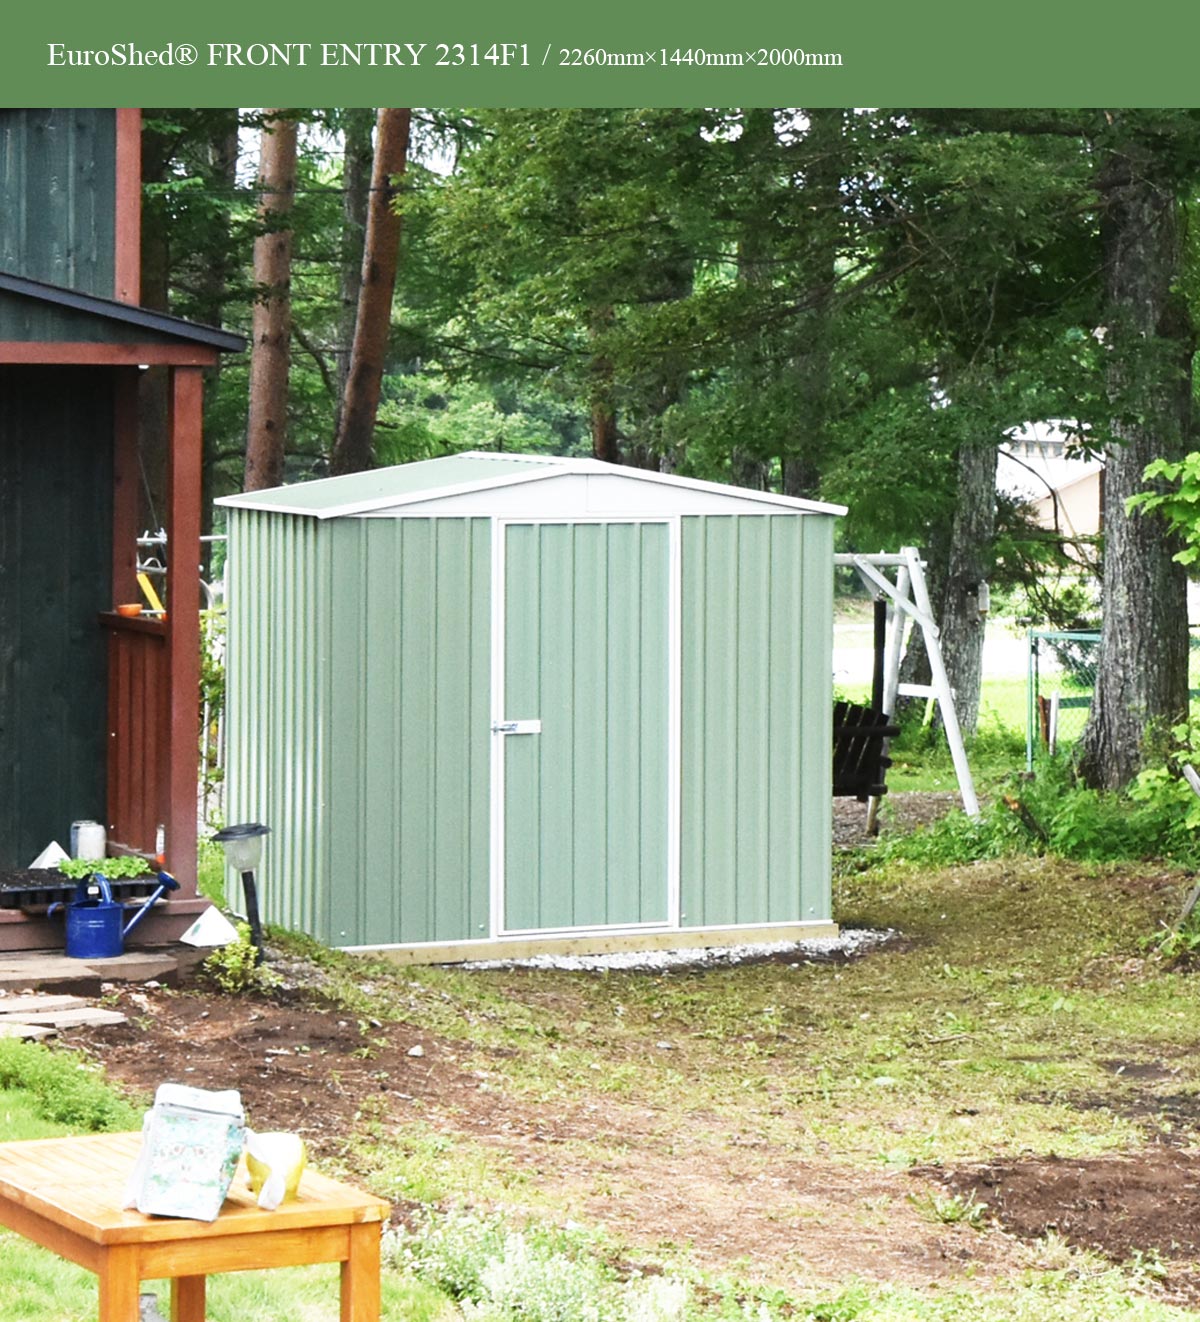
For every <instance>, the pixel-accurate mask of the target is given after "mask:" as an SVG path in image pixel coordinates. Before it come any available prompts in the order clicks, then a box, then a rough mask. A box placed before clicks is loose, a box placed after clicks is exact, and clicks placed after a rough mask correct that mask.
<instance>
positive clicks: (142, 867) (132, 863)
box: [58, 854, 154, 881]
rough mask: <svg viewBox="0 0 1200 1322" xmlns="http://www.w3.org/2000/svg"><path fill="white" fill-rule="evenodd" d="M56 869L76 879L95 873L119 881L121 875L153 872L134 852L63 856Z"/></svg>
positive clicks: (134, 875)
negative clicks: (98, 855) (103, 855)
mask: <svg viewBox="0 0 1200 1322" xmlns="http://www.w3.org/2000/svg"><path fill="white" fill-rule="evenodd" d="M58 870H59V872H61V873H62V874H63V876H64V877H71V878H72V879H73V880H76V881H82V880H83V879H84V878H85V877H94V876H97V875H98V876H101V877H107V878H108V880H109V881H119V880H120V879H121V878H122V877H145V876H149V875H152V874H153V872H154V869H153V868H152V867H151V866H150V864H149V863H147V862H146V860H145V859H144V858H138V857H137V856H136V855H134V854H120V855H117V856H116V857H113V858H64V859H61V860H60V861H59V864H58Z"/></svg>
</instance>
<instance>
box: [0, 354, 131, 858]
mask: <svg viewBox="0 0 1200 1322" xmlns="http://www.w3.org/2000/svg"><path fill="white" fill-rule="evenodd" d="M112 416H113V412H112V392H111V379H110V376H109V374H108V373H107V372H105V371H103V370H100V369H96V368H63V367H0V867H6V868H13V867H27V866H28V865H29V863H30V861H31V860H32V859H33V857H34V856H35V855H36V854H37V853H39V852H40V850H41V849H42V848H43V847H44V846H45V845H46V844H47V843H48V842H49V841H50V840H51V839H57V840H58V841H59V842H60V843H61V844H62V845H63V846H64V847H66V845H67V844H68V839H67V834H68V832H69V830H70V825H71V822H72V821H73V820H74V819H76V818H80V817H94V818H95V819H96V820H97V821H99V820H102V819H103V817H104V812H105V758H106V739H105V729H104V727H105V714H106V684H107V673H108V666H107V657H106V639H105V637H104V634H103V632H102V631H101V628H100V625H99V623H98V621H97V618H96V616H97V613H98V612H99V611H101V610H106V609H108V608H109V607H110V606H111V605H112V601H111V591H112V589H111V582H110V565H111V557H112Z"/></svg>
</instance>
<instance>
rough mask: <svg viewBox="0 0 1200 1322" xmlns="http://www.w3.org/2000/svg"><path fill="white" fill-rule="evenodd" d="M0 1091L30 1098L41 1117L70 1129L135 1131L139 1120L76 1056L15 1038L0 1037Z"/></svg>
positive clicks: (128, 1103) (98, 1076)
mask: <svg viewBox="0 0 1200 1322" xmlns="http://www.w3.org/2000/svg"><path fill="white" fill-rule="evenodd" d="M0 1088H19V1089H23V1090H24V1091H25V1092H27V1093H30V1094H32V1096H33V1097H35V1098H36V1099H37V1106H38V1109H39V1111H40V1112H41V1113H42V1115H44V1116H45V1117H46V1118H47V1119H49V1120H54V1121H57V1122H59V1123H60V1124H63V1125H67V1126H69V1127H70V1128H72V1129H82V1130H92V1131H97V1130H123V1129H134V1128H136V1127H137V1125H138V1124H139V1123H140V1120H141V1116H140V1113H139V1112H138V1111H137V1110H136V1108H135V1107H134V1106H133V1105H132V1104H131V1103H130V1102H127V1101H126V1100H125V1099H124V1098H123V1097H120V1096H118V1095H117V1094H116V1093H115V1092H113V1091H112V1089H111V1088H109V1087H108V1085H107V1084H106V1083H105V1082H104V1079H103V1077H102V1076H101V1074H100V1072H99V1071H98V1070H97V1069H95V1068H93V1067H92V1066H90V1065H87V1064H85V1063H83V1062H82V1061H81V1060H80V1059H79V1057H78V1056H76V1055H74V1054H73V1053H68V1052H62V1051H53V1050H50V1049H49V1048H47V1047H44V1046H41V1045H39V1044H37V1043H33V1042H22V1041H20V1040H18V1039H16V1038H0Z"/></svg>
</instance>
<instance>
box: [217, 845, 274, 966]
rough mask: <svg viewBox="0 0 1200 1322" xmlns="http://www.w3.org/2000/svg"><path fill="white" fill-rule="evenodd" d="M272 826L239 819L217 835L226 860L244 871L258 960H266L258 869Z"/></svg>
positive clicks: (244, 884) (251, 929)
mask: <svg viewBox="0 0 1200 1322" xmlns="http://www.w3.org/2000/svg"><path fill="white" fill-rule="evenodd" d="M270 833H271V828H270V827H269V826H263V824H262V823H261V822H239V823H238V824H237V825H236V826H227V827H226V828H225V829H224V830H223V831H218V832H217V833H216V835H214V836H213V839H214V840H215V841H216V842H217V844H219V845H224V847H225V862H226V863H228V864H229V866H230V867H231V868H235V869H236V870H237V871H238V872H240V873H241V874H242V889H243V890H244V891H245V892H246V921H247V922H248V923H249V924H250V940H251V941H252V942H253V943H254V949H255V952H256V953H255V956H254V962H255V964H261V963H262V962H263V958H264V956H263V937H262V923H261V922H260V921H259V917H258V886H257V884H256V883H255V880H254V870H255V869H256V868H257V867H258V865H259V863H260V862H261V861H262V851H263V836H266V835H270Z"/></svg>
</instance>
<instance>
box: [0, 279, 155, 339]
mask: <svg viewBox="0 0 1200 1322" xmlns="http://www.w3.org/2000/svg"><path fill="white" fill-rule="evenodd" d="M0 340H18V341H28V340H33V341H37V342H39V343H45V342H50V343H55V344H60V343H66V344H72V343H78V344H176V345H177V344H179V343H180V341H179V340H178V339H172V338H171V337H169V336H166V335H160V334H158V333H157V332H155V331H151V330H147V329H145V328H144V327H142V326H131V325H129V324H127V323H122V322H119V321H116V320H114V319H112V318H105V317H98V316H95V315H93V314H92V313H90V312H80V311H79V310H78V309H76V308H64V307H60V306H58V305H57V304H54V303H43V302H41V301H39V300H38V299H35V298H25V297H23V296H22V295H20V294H11V293H7V292H5V291H0Z"/></svg>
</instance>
